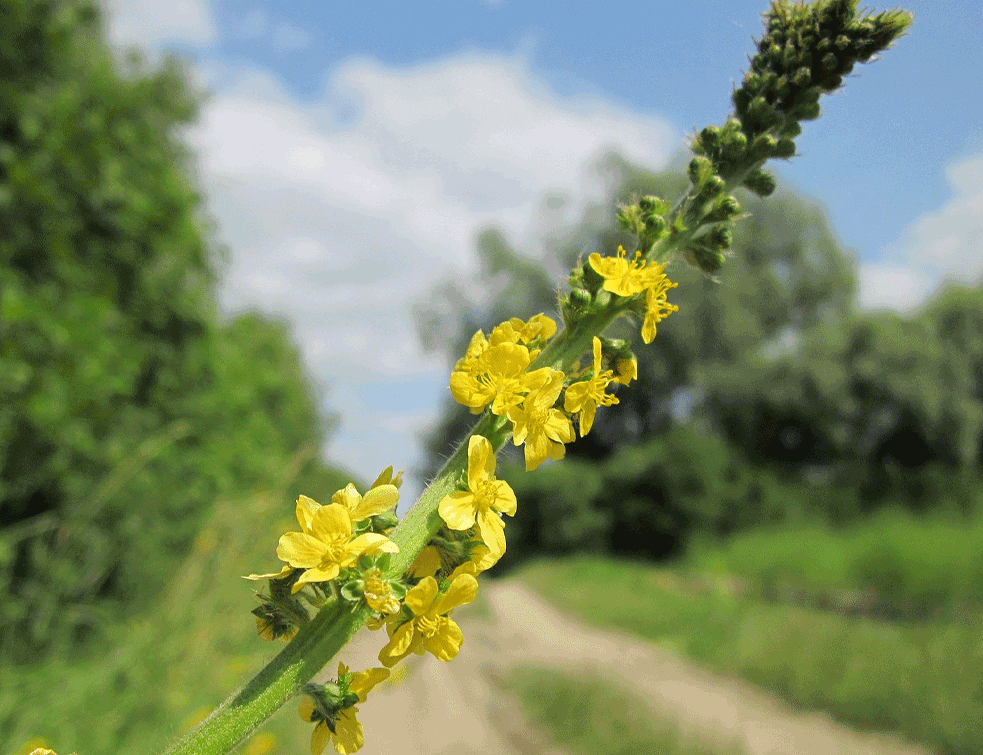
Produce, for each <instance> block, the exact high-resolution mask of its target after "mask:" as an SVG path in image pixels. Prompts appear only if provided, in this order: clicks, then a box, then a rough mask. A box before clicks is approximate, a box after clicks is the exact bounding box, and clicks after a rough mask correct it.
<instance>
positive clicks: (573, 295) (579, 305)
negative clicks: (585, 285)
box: [568, 268, 604, 311]
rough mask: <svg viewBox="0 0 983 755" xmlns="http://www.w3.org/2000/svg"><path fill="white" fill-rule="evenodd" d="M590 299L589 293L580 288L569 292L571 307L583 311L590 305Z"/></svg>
mask: <svg viewBox="0 0 983 755" xmlns="http://www.w3.org/2000/svg"><path fill="white" fill-rule="evenodd" d="M592 269H593V268H592ZM598 277H600V276H598ZM601 280H602V282H603V280H604V279H603V278H601ZM591 298H592V297H591V295H590V292H588V291H584V289H582V288H575V289H573V291H571V292H570V295H569V297H568V300H569V302H570V306H571V307H573V308H575V309H578V310H581V311H583V310H584V309H586V308H587V307H588V306H589V305H590V303H591Z"/></svg>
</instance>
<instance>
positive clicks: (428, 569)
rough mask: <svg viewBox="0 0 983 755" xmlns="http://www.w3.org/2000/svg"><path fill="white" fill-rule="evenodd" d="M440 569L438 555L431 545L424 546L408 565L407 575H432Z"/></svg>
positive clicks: (417, 576)
mask: <svg viewBox="0 0 983 755" xmlns="http://www.w3.org/2000/svg"><path fill="white" fill-rule="evenodd" d="M438 571H440V555H439V554H438V553H437V549H436V548H434V547H433V546H432V545H428V546H426V547H425V548H424V549H423V550H422V551H420V555H419V556H417V557H416V560H415V561H413V563H412V564H411V565H410V568H409V570H408V571H407V576H409V577H412V578H413V579H422V578H423V577H432V576H434V575H435V574H436V573H437V572H438Z"/></svg>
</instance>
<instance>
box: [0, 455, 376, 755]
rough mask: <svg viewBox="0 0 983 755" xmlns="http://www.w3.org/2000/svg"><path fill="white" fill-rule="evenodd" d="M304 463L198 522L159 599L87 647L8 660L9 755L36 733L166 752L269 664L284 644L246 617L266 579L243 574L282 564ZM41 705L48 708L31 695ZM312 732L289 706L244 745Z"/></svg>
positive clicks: (69, 743)
mask: <svg viewBox="0 0 983 755" xmlns="http://www.w3.org/2000/svg"><path fill="white" fill-rule="evenodd" d="M302 463H303V458H302V457H298V458H296V459H295V460H294V461H293V463H287V464H285V465H284V467H283V468H282V469H281V470H280V476H279V478H278V479H276V480H273V481H271V489H270V491H269V492H267V493H256V494H252V495H249V496H244V497H241V498H236V499H230V498H221V499H219V500H218V501H217V502H215V505H214V506H210V507H209V510H208V512H207V513H206V514H205V515H204V516H203V517H201V518H199V519H198V520H197V522H198V526H199V528H200V529H199V531H198V533H197V534H196V537H195V539H194V547H193V548H192V549H191V551H190V553H188V554H187V556H186V558H184V559H183V561H182V562H181V563H180V564H179V565H178V568H176V569H175V570H174V572H173V574H172V575H171V578H170V579H169V581H168V584H167V585H166V586H165V587H164V588H163V589H161V590H160V591H159V592H157V593H156V594H155V596H154V603H153V604H152V605H145V606H143V607H142V608H141V609H140V610H137V611H133V612H131V615H130V616H128V618H127V619H126V620H125V621H121V620H116V619H115V618H112V619H108V620H107V622H106V623H105V625H104V631H103V633H102V634H101V636H99V637H96V638H94V639H93V641H92V642H91V643H89V644H87V646H86V647H84V648H83V649H82V650H81V651H79V652H73V653H71V654H66V653H60V652H52V653H50V654H48V655H47V656H45V657H44V658H38V659H35V662H34V663H32V664H30V665H24V666H16V665H9V664H4V667H3V683H2V684H0V752H3V753H11V754H12V755H16V754H17V753H27V752H29V751H30V750H31V748H30V747H28V748H26V749H23V746H24V745H25V744H26V743H27V742H29V741H32V740H35V741H36V740H38V739H41V740H43V742H37V744H38V745H42V744H43V745H45V746H49V747H52V746H57V748H58V751H59V752H62V751H64V752H66V753H68V752H79V753H115V754H116V755H146V753H148V752H155V751H156V752H160V751H162V750H164V749H165V747H167V745H168V744H170V743H171V742H172V741H173V740H174V739H176V738H177V736H178V735H180V734H182V733H184V732H185V731H187V730H188V729H190V728H191V727H192V726H193V725H194V724H195V723H197V722H198V721H199V720H200V719H201V718H203V717H204V716H205V715H206V714H207V713H208V712H209V711H211V709H212V708H214V707H215V706H216V705H218V704H219V703H221V702H222V700H224V699H225V698H226V697H227V695H228V694H229V690H230V689H233V688H235V687H236V686H237V685H241V684H242V683H244V682H245V681H246V680H247V679H248V678H249V677H250V676H251V675H252V673H254V672H255V671H256V670H258V669H259V668H262V666H263V664H264V663H266V662H267V661H268V660H269V659H270V657H271V655H272V654H273V653H275V652H277V651H278V650H280V649H281V648H282V647H283V644H282V643H267V642H264V641H263V640H262V639H260V637H259V636H258V635H257V633H256V624H255V620H254V618H253V616H251V615H250V613H249V612H250V609H252V608H253V607H254V606H255V605H256V599H255V597H254V594H253V593H254V590H255V589H256V588H257V585H256V583H254V582H248V581H246V580H244V579H240V577H239V575H243V574H249V573H250V572H256V571H259V572H262V571H267V570H268V568H270V567H273V566H274V565H275V563H276V555H275V553H274V551H275V548H276V539H277V537H278V536H279V535H280V534H281V533H282V532H283V531H285V530H286V529H289V528H290V527H292V526H296V521H295V520H294V518H293V517H294V505H293V499H292V497H291V496H290V495H287V494H286V493H285V490H284V489H285V488H286V487H287V486H292V485H296V484H301V482H302V480H303V476H301V477H297V476H296V475H297V474H299V472H298V465H302ZM307 474H308V475H309V476H311V477H319V478H320V479H321V481H322V485H323V486H324V488H323V489H324V490H327V491H330V492H329V493H328V495H330V493H331V492H334V491H335V490H339V489H340V488H343V487H344V486H345V485H346V484H347V483H348V482H349V481H351V478H350V477H349V476H348V475H347V474H346V473H343V472H341V471H339V470H336V469H333V468H330V467H320V468H319V469H318V471H317V472H316V474H315V473H311V472H308V473H307ZM355 482H356V484H358V481H357V480H356V481H355ZM244 522H248V525H249V526H244V525H243V523H244ZM38 700H43V701H44V704H43V705H38V704H36V703H33V702H32V701H38ZM81 718H84V721H85V725H80V724H79V721H80V720H81ZM310 735H311V730H310V727H308V726H304V725H302V723H301V721H300V719H299V718H298V717H297V709H296V706H295V705H286V706H284V708H283V709H282V710H281V711H279V712H278V713H277V715H276V716H275V717H274V718H273V719H271V720H270V721H269V722H267V724H265V725H264V726H263V727H262V728H261V729H260V733H259V735H258V736H257V737H256V738H255V739H254V741H253V742H252V743H250V744H248V745H246V746H245V747H244V748H243V750H242V751H243V752H244V753H247V755H252V754H255V755H264V754H265V753H271V752H307V751H308V749H309V746H310ZM260 737H263V738H266V746H265V747H264V746H263V744H264V743H263V741H262V740H260V741H256V740H258V739H260ZM270 737H273V738H274V739H273V740H272V741H271V740H270V739H269V738H270Z"/></svg>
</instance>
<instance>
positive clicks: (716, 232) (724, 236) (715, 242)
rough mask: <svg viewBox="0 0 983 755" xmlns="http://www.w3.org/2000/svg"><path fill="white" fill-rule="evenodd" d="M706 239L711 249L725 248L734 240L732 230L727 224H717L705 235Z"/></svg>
mask: <svg viewBox="0 0 983 755" xmlns="http://www.w3.org/2000/svg"><path fill="white" fill-rule="evenodd" d="M706 240H707V244H708V245H709V246H710V247H711V248H712V249H717V250H720V249H727V248H728V247H730V245H731V244H732V243H733V241H734V232H733V231H732V230H731V229H730V227H728V226H725V225H718V226H717V227H715V228H714V229H713V230H711V231H710V233H708V234H707V235H706Z"/></svg>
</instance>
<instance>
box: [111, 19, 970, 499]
mask: <svg viewBox="0 0 983 755" xmlns="http://www.w3.org/2000/svg"><path fill="white" fill-rule="evenodd" d="M103 2H104V8H105V11H106V23H107V32H108V34H109V36H110V38H111V40H112V42H113V44H114V45H115V46H116V47H117V49H119V50H120V51H123V50H124V49H127V48H130V47H136V48H140V49H142V50H144V51H145V52H146V53H147V55H148V56H149V58H150V59H151V60H157V59H159V57H160V56H161V55H162V54H163V53H164V52H166V51H173V52H177V53H179V54H181V55H182V56H183V57H184V58H185V59H186V60H187V61H188V64H189V67H190V69H191V71H192V74H193V76H194V79H195V81H196V83H197V85H198V86H199V87H201V88H203V89H205V90H207V91H209V92H210V95H209V99H208V100H207V101H206V104H205V105H204V107H203V109H202V114H201V117H200V119H199V122H198V123H197V124H195V125H194V127H193V128H191V129H189V130H188V132H187V133H186V134H184V135H183V138H185V140H186V141H187V143H188V144H189V145H191V146H192V147H193V149H194V150H195V153H196V155H197V162H198V172H199V180H200V182H201V184H202V189H203V192H204V195H205V197H206V208H207V212H208V213H209V214H210V215H211V217H212V218H213V219H214V220H215V221H216V222H217V223H218V227H219V239H220V240H221V241H222V242H223V243H225V244H226V245H227V246H228V247H229V250H230V264H229V266H228V268H227V269H226V271H225V274H224V279H223V282H222V287H221V291H220V303H221V305H222V308H223V310H224V311H225V312H227V313H230V314H231V313H234V312H236V311H241V310H244V309H249V308H258V309H261V310H263V311H265V312H268V313H270V314H273V315H277V316H282V317H286V318H288V319H289V320H290V321H291V323H292V325H293V328H294V331H293V332H294V334H295V337H296V340H297V343H298V346H299V348H300V349H301V351H302V354H303V356H304V360H305V362H306V364H307V367H308V369H309V371H310V373H311V377H312V380H313V381H314V383H315V384H316V385H317V386H318V388H319V389H320V390H321V392H322V394H323V401H324V405H323V409H324V410H325V411H326V412H335V413H337V414H338V415H339V417H340V420H341V424H340V426H339V427H338V428H337V429H336V431H335V432H334V434H333V435H332V436H331V438H330V440H329V441H328V443H327V444H326V447H325V448H324V449H323V451H324V455H325V457H326V459H328V460H329V461H330V462H332V463H336V464H339V465H341V466H343V467H346V468H348V469H349V470H352V471H353V472H354V473H355V474H356V475H358V476H359V477H360V478H361V479H363V480H369V481H370V480H372V479H374V478H375V476H376V475H377V474H378V472H379V471H380V470H381V469H383V468H384V467H386V466H387V465H389V464H392V465H394V466H395V467H396V468H397V469H406V470H407V476H406V482H405V484H404V487H403V489H402V493H403V498H404V499H407V498H409V500H412V499H413V498H415V496H416V494H418V492H419V491H420V490H421V489H422V483H421V481H420V480H419V479H416V478H415V477H414V475H413V474H412V473H413V471H414V470H415V469H416V468H417V467H418V466H419V465H420V464H421V463H422V462H423V459H422V456H421V452H420V444H419V441H418V436H419V434H420V433H422V432H424V431H425V430H426V429H427V427H428V426H429V425H430V424H431V423H432V422H434V421H435V420H436V418H437V415H438V411H439V408H440V405H441V403H442V401H443V400H444V398H445V397H446V395H447V394H448V388H447V379H448V364H447V363H446V361H445V357H444V356H443V355H441V354H438V353H430V354H427V353H425V352H424V350H423V347H422V345H421V343H420V339H419V337H418V334H417V332H416V327H415V324H414V320H413V316H412V312H413V309H414V306H415V305H420V304H425V303H426V301H427V299H428V296H429V294H430V292H431V291H432V290H433V289H434V288H435V287H436V286H438V285H440V284H441V283H443V282H445V281H448V280H453V281H456V282H458V283H461V284H464V285H466V286H470V288H469V289H468V290H470V291H472V292H473V293H474V294H475V295H476V296H480V290H477V289H476V288H475V286H474V280H475V279H474V275H475V272H476V269H477V257H476V253H475V248H474V238H475V235H476V233H477V232H478V231H480V230H481V229H482V228H484V227H487V226H488V225H490V224H494V225H496V226H498V227H500V228H503V229H505V231H506V232H507V234H508V236H509V238H510V240H511V241H512V242H513V243H514V244H515V245H516V247H517V248H519V249H522V250H523V251H524V253H526V254H529V255H531V256H534V257H539V256H541V255H542V246H541V239H542V237H543V234H544V233H545V231H546V230H547V228H548V223H552V222H556V221H563V222H574V221H575V220H576V219H577V217H579V214H580V212H581V210H582V208H583V207H584V206H585V205H586V203H588V202H590V201H597V200H599V199H601V198H602V197H603V196H604V188H605V186H604V181H603V177H602V176H600V175H599V174H598V172H597V171H596V170H595V169H594V167H595V164H596V161H597V160H598V159H599V158H600V157H601V156H603V155H604V154H605V153H607V152H609V151H611V150H615V151H617V152H619V153H620V154H621V155H623V156H624V157H626V158H627V159H629V160H631V161H633V162H636V163H638V164H641V165H643V166H645V167H648V168H650V169H653V170H658V169H661V168H664V167H666V166H667V165H668V164H669V162H670V161H671V160H673V158H674V157H677V156H678V155H679V154H680V152H681V150H683V149H684V148H685V140H686V138H687V136H688V135H689V134H692V133H693V132H694V131H695V130H698V129H700V128H702V127H703V126H705V125H709V124H721V123H723V121H724V120H725V119H726V117H727V114H728V111H729V104H730V102H729V96H730V92H731V90H732V87H733V86H734V85H735V83H739V82H740V80H741V78H742V76H743V72H744V70H745V69H746V67H747V56H748V55H750V54H751V53H752V52H753V49H754V47H753V45H754V42H753V39H756V38H759V37H760V36H761V24H760V14H761V13H762V12H763V11H764V10H766V3H765V1H764V0H755V1H754V2H751V1H750V0H690V2H688V3H685V4H684V3H674V4H671V5H669V4H665V5H663V4H653V3H645V2H630V1H629V2H622V3H619V4H617V5H616V6H611V5H610V4H607V3H599V2H595V3H585V2H569V3H566V4H563V5H562V6H558V5H557V4H556V3H553V2H544V1H542V0H454V1H445V2H417V3H407V2H399V3H392V2H387V1H386V0H377V2H375V3H347V2H345V3H336V2H319V1H318V0H279V1H278V2H277V3H272V2H264V1H263V0H171V1H170V2H167V3H160V2H157V0H103ZM612 7H614V8H616V10H615V11H612V10H611V8H612ZM877 7H878V8H879V6H877ZM903 7H905V8H906V9H908V10H910V11H912V13H913V14H914V16H915V24H914V26H913V28H912V30H911V32H910V34H909V35H908V36H907V37H904V38H902V39H901V40H900V41H899V42H898V43H897V44H896V45H895V47H894V48H893V49H891V50H888V51H887V52H886V53H884V54H883V55H882V57H881V59H880V60H879V61H877V62H875V63H873V64H870V65H865V66H857V67H856V69H855V70H854V75H853V76H851V77H850V78H848V79H847V81H846V86H845V88H844V89H843V90H841V91H840V92H837V93H836V94H834V95H832V96H828V97H825V98H824V99H823V116H822V117H821V118H820V119H819V120H818V121H815V122H811V123H807V124H805V128H804V132H803V134H802V136H801V137H799V139H798V140H797V146H798V149H799V153H800V154H799V155H798V156H796V157H795V158H794V159H793V160H791V161H789V162H787V163H784V164H778V165H776V164H775V163H772V165H771V167H772V168H774V169H775V172H776V173H778V175H779V177H780V179H781V180H782V182H783V183H785V184H787V185H790V186H791V187H792V188H794V189H796V190H797V191H800V192H802V193H804V194H806V195H808V196H810V197H812V198H814V199H815V200H816V201H818V202H820V203H822V204H823V205H824V206H825V207H826V210H827V213H828V218H829V221H830V223H831V225H832V227H833V229H834V231H835V233H836V234H837V236H838V238H839V239H840V241H841V243H842V245H843V247H844V248H846V249H848V250H850V251H852V252H853V253H854V254H855V255H856V256H857V259H858V261H859V263H860V282H861V293H860V296H861V304H862V306H864V307H866V308H871V309H876V308H890V309H895V310H899V311H903V312H908V311H912V310H913V309H915V308H917V307H918V306H919V305H920V304H921V303H923V302H924V301H925V300H926V298H927V297H929V296H930V295H931V294H932V292H933V291H935V290H937V288H938V286H939V285H940V284H941V283H942V282H943V281H945V280H949V279H956V280H963V281H976V280H977V279H978V278H979V277H980V273H981V272H983V96H981V95H983V76H981V75H980V73H979V71H980V70H983V53H981V50H983V24H981V22H980V21H981V17H983V12H981V10H983V8H981V3H980V0H965V1H963V2H946V3H939V2H937V1H935V0H911V1H910V2H907V3H905V4H904V6H903ZM558 8H562V11H558ZM547 192H552V193H557V192H558V193H561V194H563V195H565V196H566V197H567V200H568V201H567V204H566V205H565V207H564V209H563V210H562V211H560V212H561V215H562V217H558V216H557V215H556V213H553V214H550V215H548V216H544V212H543V206H542V202H543V197H544V195H545V194H546V193H547ZM547 221H548V222H547ZM516 314H517V315H523V316H529V315H532V314H535V313H516Z"/></svg>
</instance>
